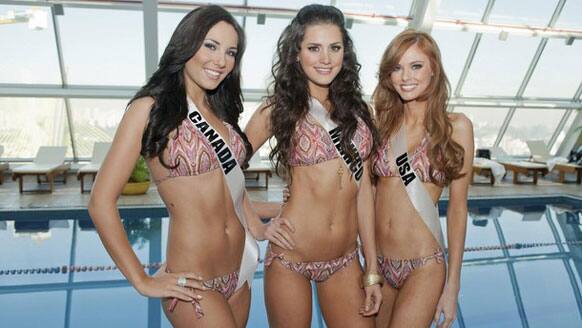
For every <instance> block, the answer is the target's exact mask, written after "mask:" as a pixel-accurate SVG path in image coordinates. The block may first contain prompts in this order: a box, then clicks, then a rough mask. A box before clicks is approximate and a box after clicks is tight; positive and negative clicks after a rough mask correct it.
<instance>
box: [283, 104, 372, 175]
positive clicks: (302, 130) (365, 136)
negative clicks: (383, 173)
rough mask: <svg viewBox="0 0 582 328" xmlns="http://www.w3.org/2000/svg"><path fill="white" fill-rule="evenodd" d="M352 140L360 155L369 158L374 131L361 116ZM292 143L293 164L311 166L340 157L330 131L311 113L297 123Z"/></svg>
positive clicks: (290, 161) (290, 160)
mask: <svg viewBox="0 0 582 328" xmlns="http://www.w3.org/2000/svg"><path fill="white" fill-rule="evenodd" d="M352 142H353V143H354V145H355V146H356V148H357V149H358V153H359V155H360V157H361V158H362V159H365V158H367V157H368V155H369V154H370V150H371V148H372V133H371V132H370V130H369V129H368V127H367V126H366V124H364V122H363V121H362V120H361V119H359V118H358V127H357V129H356V131H355V132H354V136H353V138H352ZM292 143H293V151H292V153H291V158H290V159H289V164H290V165H291V166H309V165H315V164H319V163H323V162H325V161H329V160H332V159H335V158H339V155H338V152H337V150H336V149H335V146H334V144H333V142H332V140H331V137H330V136H329V133H327V131H326V130H325V129H324V128H323V127H322V126H321V125H320V124H319V123H318V122H317V120H316V119H315V118H314V117H313V116H311V114H309V113H308V114H307V115H306V116H305V118H304V119H302V120H300V121H299V123H298V124H297V128H296V129H295V134H294V135H293V138H292Z"/></svg>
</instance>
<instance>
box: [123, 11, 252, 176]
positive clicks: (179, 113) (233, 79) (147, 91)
mask: <svg viewBox="0 0 582 328" xmlns="http://www.w3.org/2000/svg"><path fill="white" fill-rule="evenodd" d="M219 22H226V23H228V24H230V25H231V26H232V27H233V28H234V29H235V31H236V34H237V36H238V41H237V53H236V56H235V65H234V68H233V70H232V71H231V72H230V73H229V74H228V75H227V76H226V78H225V79H224V80H223V81H222V82H221V83H220V84H219V85H218V87H217V88H216V89H214V90H207V91H206V97H205V100H206V101H207V103H208V105H209V107H210V110H212V112H213V113H214V114H215V115H216V116H218V117H219V118H220V119H221V120H223V121H226V122H228V123H229V124H230V125H232V126H233V127H234V129H235V130H236V131H237V132H238V133H239V134H240V135H241V137H242V138H243V140H244V143H245V147H246V150H247V152H246V153H247V158H246V160H245V162H246V161H248V159H249V158H250V156H251V155H252V148H251V144H250V143H249V141H248V139H247V137H246V135H245V134H244V133H243V132H242V130H241V129H240V127H239V125H238V119H239V116H240V114H241V113H242V111H243V98H242V92H241V87H240V70H241V68H240V63H241V59H242V55H243V53H244V50H245V35H244V31H243V29H242V28H241V27H240V25H239V24H238V22H237V21H236V20H235V19H234V17H232V15H231V14H230V13H229V12H228V11H226V10H225V9H224V8H222V7H220V6H205V7H200V8H197V9H195V10H192V11H191V12H189V13H188V14H187V15H186V16H185V17H184V18H183V19H182V21H180V23H179V24H178V26H177V27H176V30H175V31H174V33H173V34H172V38H171V39H170V42H169V43H168V46H167V47H166V49H165V50H164V54H163V55H162V58H161V59H160V63H159V66H158V69H157V70H156V71H155V72H154V74H153V75H152V77H151V78H150V79H149V81H148V82H147V83H146V84H145V85H144V86H143V87H142V88H141V89H140V90H139V91H138V92H137V93H136V94H135V96H134V97H133V98H132V99H131V100H130V101H129V104H131V103H132V102H133V101H134V100H136V99H138V98H142V97H148V96H149V97H152V98H154V100H155V102H154V104H153V106H152V108H151V111H150V114H149V121H148V124H147V126H146V128H145V130H144V133H143V136H142V140H141V154H142V155H143V156H144V157H146V158H154V157H156V156H157V157H158V158H159V160H160V163H161V164H162V165H163V166H164V167H166V168H170V166H169V165H168V164H166V163H165V162H164V159H163V151H164V149H165V148H166V146H167V144H168V135H169V133H170V132H171V131H173V130H175V129H176V128H178V126H179V125H180V123H181V122H182V121H183V120H184V119H186V117H187V115H188V102H187V100H186V87H185V84H184V67H185V65H186V62H187V61H188V60H190V58H192V57H193V56H194V55H195V54H196V52H197V51H198V49H200V47H201V45H202V42H203V41H204V38H205V37H206V34H207V33H208V31H209V30H210V29H211V28H212V27H213V26H214V25H216V24H218V23H219ZM128 106H129V105H128ZM241 164H243V163H241ZM176 165H177V163H176ZM243 165H244V164H243Z"/></svg>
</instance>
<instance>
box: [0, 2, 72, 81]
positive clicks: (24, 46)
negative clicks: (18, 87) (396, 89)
mask: <svg viewBox="0 0 582 328" xmlns="http://www.w3.org/2000/svg"><path fill="white" fill-rule="evenodd" d="M12 15H15V16H22V15H36V16H33V17H41V18H44V19H46V22H42V24H40V25H37V26H38V27H37V28H35V27H34V25H31V24H30V23H27V22H12V23H3V24H0V40H2V46H0V49H1V50H0V72H2V74H0V83H34V84H61V75H60V71H59V59H58V54H57V47H56V42H55V32H54V29H53V20H52V16H51V12H50V7H34V8H33V7H25V6H5V5H0V17H3V18H7V17H8V16H12Z"/></svg>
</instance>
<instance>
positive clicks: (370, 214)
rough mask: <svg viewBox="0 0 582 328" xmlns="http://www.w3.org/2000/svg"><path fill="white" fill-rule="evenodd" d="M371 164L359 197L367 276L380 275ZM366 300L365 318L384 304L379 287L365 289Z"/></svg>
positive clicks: (359, 218)
mask: <svg viewBox="0 0 582 328" xmlns="http://www.w3.org/2000/svg"><path fill="white" fill-rule="evenodd" d="M369 168H370V162H369V161H366V162H365V163H364V174H363V175H362V181H361V182H360V189H359V190H358V196H357V212H358V234H359V235H360V240H361V241H362V248H363V253H364V258H365V260H366V271H365V273H366V274H369V273H372V274H378V262H377V260H376V234H375V233H374V225H375V223H374V220H375V212H374V195H373V193H372V182H371V181H370V174H369ZM364 291H365V293H366V299H365V304H364V307H363V308H362V309H361V310H360V313H362V314H363V315H365V316H368V315H373V314H375V313H377V312H378V310H379V308H380V304H381V302H382V292H381V290H380V286H379V285H372V286H368V287H366V288H365V290H364Z"/></svg>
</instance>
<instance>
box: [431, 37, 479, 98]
mask: <svg viewBox="0 0 582 328" xmlns="http://www.w3.org/2000/svg"><path fill="white" fill-rule="evenodd" d="M432 37H433V38H434V39H435V40H436V42H437V43H438V46H439V48H440V50H441V60H442V62H443V66H444V68H445V72H446V74H447V77H448V78H449V82H450V83H451V92H454V91H455V89H456V88H457V84H458V82H459V77H460V76H461V72H462V71H463V67H464V66H465V62H466V61H467V56H468V55H469V50H471V45H472V44H473V40H474V39H475V33H467V32H455V31H447V30H433V31H432Z"/></svg>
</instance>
